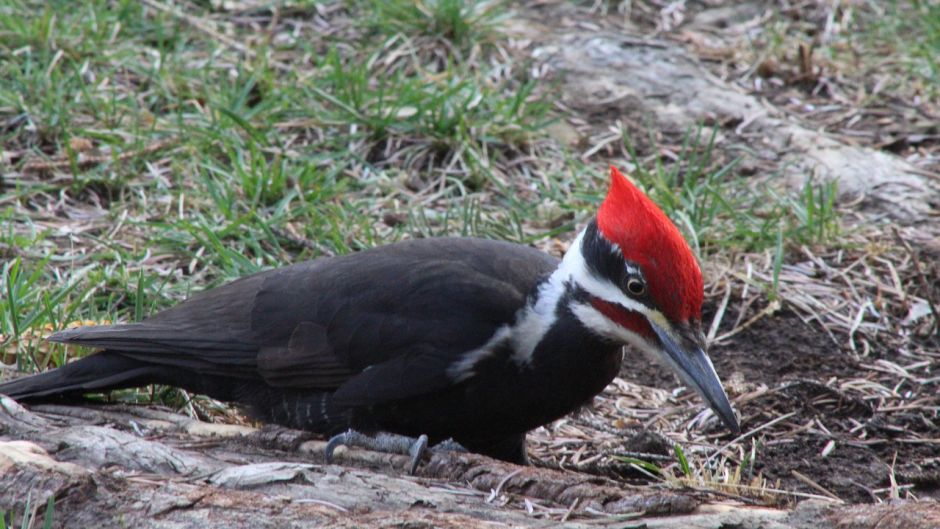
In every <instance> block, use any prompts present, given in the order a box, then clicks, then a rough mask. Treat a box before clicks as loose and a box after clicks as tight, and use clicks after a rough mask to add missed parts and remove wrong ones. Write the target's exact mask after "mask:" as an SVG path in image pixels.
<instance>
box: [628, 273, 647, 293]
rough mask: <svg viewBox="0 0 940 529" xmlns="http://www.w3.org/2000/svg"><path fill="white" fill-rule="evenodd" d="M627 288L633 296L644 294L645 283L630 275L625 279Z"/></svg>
mask: <svg viewBox="0 0 940 529" xmlns="http://www.w3.org/2000/svg"><path fill="white" fill-rule="evenodd" d="M627 290H629V291H630V293H631V294H633V295H634V296H642V295H643V294H646V285H645V284H643V281H640V280H639V279H637V278H635V277H631V278H630V279H629V280H628V281H627Z"/></svg>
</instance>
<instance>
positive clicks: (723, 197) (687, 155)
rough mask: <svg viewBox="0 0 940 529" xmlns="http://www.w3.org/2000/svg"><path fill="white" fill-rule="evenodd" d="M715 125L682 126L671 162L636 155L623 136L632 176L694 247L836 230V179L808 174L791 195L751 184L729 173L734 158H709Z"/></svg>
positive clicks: (827, 235)
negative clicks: (816, 180)
mask: <svg viewBox="0 0 940 529" xmlns="http://www.w3.org/2000/svg"><path fill="white" fill-rule="evenodd" d="M716 134H717V130H713V131H712V133H711V134H710V135H708V136H707V137H705V136H704V129H703V128H702V127H699V128H697V129H695V130H694V131H690V132H689V133H687V134H686V136H685V138H684V140H683V143H682V148H681V150H680V152H679V153H678V156H677V158H678V162H676V163H671V164H669V165H667V164H666V163H665V162H663V160H662V159H661V158H660V157H656V158H654V159H653V161H652V163H648V162H645V161H644V160H641V159H640V157H639V156H638V155H637V152H636V150H635V149H634V148H633V146H632V144H631V142H630V141H629V139H627V140H626V148H627V151H628V152H629V153H630V155H631V158H632V162H633V165H634V172H633V176H634V177H635V178H636V179H637V180H639V182H640V183H641V184H642V185H644V186H645V187H646V189H647V192H648V193H649V195H650V197H651V198H652V199H653V200H654V201H656V202H657V203H658V204H659V205H660V206H661V207H662V208H663V210H664V211H665V212H666V213H667V214H668V215H670V216H671V217H672V218H673V219H674V220H676V221H677V224H678V225H679V226H680V227H682V228H683V229H684V230H685V231H686V232H687V235H688V236H689V239H690V243H692V245H693V246H694V247H695V249H696V250H697V252H698V253H699V254H708V253H711V252H715V251H719V250H721V249H733V250H738V251H757V252H760V251H764V250H767V249H772V248H775V247H778V246H780V245H787V246H798V245H801V244H819V243H825V242H828V241H831V240H833V238H834V237H835V236H836V235H837V234H838V232H839V215H838V212H837V211H836V209H835V198H836V195H837V189H836V184H835V182H829V183H823V184H813V183H811V182H809V181H808V182H807V183H806V185H805V186H804V189H803V192H802V193H801V194H800V195H799V196H797V197H791V196H789V195H786V194H781V193H778V192H775V191H773V190H772V189H755V186H754V185H753V184H752V183H750V182H746V181H744V180H743V179H742V178H741V177H736V176H735V175H734V173H733V169H734V167H735V165H736V163H737V160H731V161H730V162H727V163H725V164H722V165H720V166H717V167H716V166H715V164H714V163H713V156H712V155H713V151H714V147H715V145H714V141H715V137H716Z"/></svg>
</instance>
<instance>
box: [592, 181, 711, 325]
mask: <svg viewBox="0 0 940 529" xmlns="http://www.w3.org/2000/svg"><path fill="white" fill-rule="evenodd" d="M610 177H611V183H610V191H608V193H607V198H605V199H604V202H603V204H601V207H600V210H599V211H598V213H597V227H598V230H599V231H600V233H601V235H603V236H604V238H606V239H607V240H608V241H609V242H611V243H613V244H616V245H617V246H618V247H619V248H620V252H621V254H622V255H623V258H624V260H626V261H628V262H632V263H635V264H636V265H638V266H639V267H640V268H641V269H642V271H643V276H644V277H645V278H646V281H647V283H648V284H649V294H650V297H651V298H652V299H653V301H654V302H655V303H656V305H657V306H658V307H659V309H660V310H661V311H662V313H663V314H664V315H665V316H666V317H667V318H669V319H670V320H672V321H674V322H688V321H690V320H696V321H698V320H700V319H701V314H702V295H703V292H702V271H701V269H700V268H699V265H698V261H696V259H695V256H694V255H693V254H692V250H691V249H690V248H689V245H688V243H686V242H685V239H684V238H683V237H682V234H681V233H679V230H678V228H676V226H675V224H673V223H672V221H671V220H669V217H667V216H666V214H665V213H663V211H662V210H661V209H659V207H658V206H657V205H656V204H655V203H653V201H652V200H650V199H649V197H647V196H646V195H645V194H643V192H642V191H640V190H639V189H637V187H636V186H635V185H633V184H632V183H631V182H630V181H629V180H628V179H627V177H626V176H624V175H623V174H622V173H621V172H620V171H618V170H617V168H615V167H613V166H611V168H610Z"/></svg>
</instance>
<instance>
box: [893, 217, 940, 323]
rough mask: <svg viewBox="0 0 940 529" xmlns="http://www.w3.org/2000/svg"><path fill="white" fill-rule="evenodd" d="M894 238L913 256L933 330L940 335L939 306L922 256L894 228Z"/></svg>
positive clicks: (912, 260)
mask: <svg viewBox="0 0 940 529" xmlns="http://www.w3.org/2000/svg"><path fill="white" fill-rule="evenodd" d="M893 230H894V236H895V237H896V238H897V240H898V242H900V243H901V245H902V246H904V249H905V250H907V253H908V254H909V255H910V256H911V264H913V265H914V272H915V273H916V274H917V279H918V280H919V281H920V286H921V288H923V289H924V299H926V300H927V305H928V306H929V307H930V313H931V314H933V330H934V331H936V332H937V334H940V312H937V304H936V303H934V300H933V296H932V295H931V294H932V291H931V288H930V283H928V282H927V277H926V276H924V271H923V269H921V267H920V256H918V255H917V252H915V251H914V249H913V248H911V245H910V244H908V242H907V241H906V240H904V237H901V232H899V231H898V229H897V228H893Z"/></svg>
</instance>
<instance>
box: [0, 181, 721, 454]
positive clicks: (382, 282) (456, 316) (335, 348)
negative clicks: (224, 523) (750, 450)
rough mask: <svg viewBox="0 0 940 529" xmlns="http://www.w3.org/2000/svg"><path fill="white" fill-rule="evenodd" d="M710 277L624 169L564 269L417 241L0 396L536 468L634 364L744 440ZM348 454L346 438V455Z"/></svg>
mask: <svg viewBox="0 0 940 529" xmlns="http://www.w3.org/2000/svg"><path fill="white" fill-rule="evenodd" d="M702 297H703V283H702V273H701V270H700V268H699V265H698V262H697V261H696V258H695V257H694V255H693V253H692V251H691V250H690V249H689V246H688V245H687V244H686V242H685V240H684V239H683V238H682V236H681V234H680V233H679V230H678V229H677V228H676V227H675V225H674V224H673V223H672V222H671V221H670V220H669V218H668V217H667V216H666V215H665V214H664V213H663V212H662V210H660V209H659V208H658V207H657V206H656V205H655V204H654V203H653V202H652V201H651V200H650V199H649V198H648V197H647V196H646V195H644V194H643V193H642V192H641V191H640V190H639V189H638V188H637V187H635V186H634V185H633V184H632V183H631V182H630V181H629V180H628V179H627V178H626V177H625V176H624V175H623V174H621V173H620V172H619V171H618V170H617V169H616V168H613V167H611V185H610V188H609V191H608V193H607V196H606V198H605V199H604V201H603V203H602V204H601V206H600V208H599V210H598V212H597V215H596V216H595V217H594V218H593V219H592V220H591V221H590V222H589V223H588V224H587V226H586V228H584V229H583V231H581V232H580V234H579V235H578V236H577V238H576V239H575V240H574V242H573V243H572V244H571V247H570V249H569V250H568V251H567V253H566V254H565V256H564V258H563V259H562V260H560V261H559V260H558V259H556V258H554V257H551V256H549V255H547V254H544V253H542V252H539V251H538V250H535V249H533V248H530V247H527V246H522V245H516V244H510V243H506V242H497V241H491V240H483V239H476V238H431V239H419V240H409V241H403V242H398V243H394V244H390V245H387V246H381V247H376V248H373V249H370V250H365V251H361V252H356V253H352V254H349V255H344V256H340V257H330V258H321V259H316V260H313V261H309V262H304V263H299V264H295V265H292V266H287V267H284V268H278V269H274V270H269V271H265V272H260V273H257V274H254V275H251V276H247V277H244V278H242V279H239V280H236V281H234V282H231V283H228V284H226V285H223V286H221V287H218V288H215V289H212V290H208V291H204V292H202V293H200V294H198V295H195V296H193V297H192V298H191V299H189V300H187V301H184V302H182V303H180V304H179V305H176V306H175V307H172V308H170V309H168V310H165V311H162V312H159V313H157V314H155V315H153V316H151V317H149V318H147V319H145V320H143V321H141V322H139V323H129V324H120V325H104V326H90V327H81V328H76V329H70V330H66V331H61V332H58V333H56V334H54V335H52V336H51V337H50V338H49V339H50V340H51V341H53V342H60V343H66V344H77V345H82V346H87V347H94V348H98V349H100V350H99V351H98V352H95V353H93V354H91V355H89V356H86V357H84V358H81V359H79V360H76V361H74V362H70V363H67V364H65V365H63V366H62V367H59V368H57V369H54V370H51V371H47V372H45V373H41V374H38V375H34V376H30V377H25V378H20V379H16V380H13V381H9V382H6V383H4V384H0V393H3V394H6V395H8V396H10V397H12V398H14V399H17V400H24V401H43V400H46V401H48V400H61V399H62V398H71V397H74V396H80V395H81V394H84V393H89V392H104V391H108V390H112V389H118V388H127V387H136V386H142V385H147V384H164V385H170V386H177V387H181V388H184V389H186V390H188V391H191V392H195V393H201V394H206V395H209V396H211V397H213V398H216V399H219V400H224V401H232V402H235V403H237V404H240V405H242V406H243V407H245V408H246V409H247V411H248V412H249V413H250V414H251V415H252V416H254V417H255V418H257V419H259V420H261V421H265V422H270V423H274V424H278V425H283V426H287V427H292V428H299V429H306V430H309V431H313V432H319V433H324V434H334V435H335V434H337V433H338V432H343V431H346V430H348V429H353V430H355V431H357V432H365V433H366V435H368V434H373V435H378V434H380V433H389V434H397V435H401V436H409V437H418V436H427V437H426V439H428V438H429V439H430V440H431V441H432V442H439V441H444V440H448V439H452V440H453V441H456V442H457V443H459V444H460V445H462V446H463V447H464V448H466V449H468V450H470V451H473V452H478V453H482V454H486V455H489V456H492V457H495V458H498V459H503V460H506V461H511V462H516V463H524V462H525V461H526V451H525V436H526V432H528V431H529V430H532V429H534V428H536V427H538V426H541V425H544V424H547V423H549V422H551V421H553V420H556V419H558V418H560V417H563V416H564V415H566V414H568V413H569V412H571V411H573V410H575V409H577V408H579V407H581V406H583V405H584V404H587V403H589V402H590V401H591V399H592V398H593V397H594V396H595V395H597V394H598V393H600V392H601V391H602V390H603V389H604V387H605V386H607V384H608V383H610V382H611V380H613V378H614V377H615V376H616V375H617V373H618V372H619V369H620V365H621V362H622V357H623V347H624V346H625V345H628V346H632V347H634V348H636V349H639V350H640V351H642V352H644V353H647V354H648V355H650V356H652V357H654V358H656V359H658V360H660V361H662V362H664V363H665V364H666V365H667V366H669V367H671V368H672V369H673V370H674V371H675V372H676V373H677V374H678V375H679V376H680V377H681V378H682V379H683V380H684V381H685V382H686V383H687V384H688V385H689V386H690V387H692V388H694V389H695V390H696V391H697V392H698V393H699V394H700V395H701V396H702V397H703V398H704V400H705V402H706V403H708V404H709V405H710V407H711V408H712V409H713V410H714V412H715V413H716V415H717V416H718V417H719V418H720V419H721V421H722V422H723V423H724V424H725V426H727V427H728V428H730V429H731V430H733V431H735V432H738V431H739V427H738V423H737V419H736V417H735V415H734V412H733V411H732V409H731V404H730V403H729V401H728V398H727V396H726V395H725V393H724V390H723V389H722V386H721V382H720V380H719V378H718V375H717V374H716V373H715V369H714V367H713V366H712V363H711V361H710V359H709V357H708V355H707V354H706V352H705V337H704V334H703V333H702V320H701V308H702ZM344 439H346V438H344Z"/></svg>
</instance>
